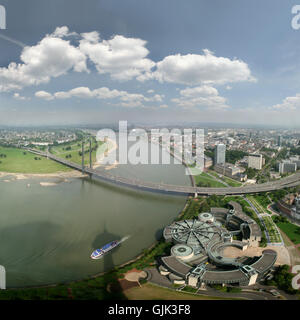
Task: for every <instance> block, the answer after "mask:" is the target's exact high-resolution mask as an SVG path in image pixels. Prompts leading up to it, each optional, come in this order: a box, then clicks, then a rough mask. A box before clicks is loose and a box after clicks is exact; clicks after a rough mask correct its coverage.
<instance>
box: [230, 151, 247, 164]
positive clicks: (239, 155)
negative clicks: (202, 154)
mask: <svg viewBox="0 0 300 320" xmlns="http://www.w3.org/2000/svg"><path fill="white" fill-rule="evenodd" d="M247 155H248V153H247V152H244V151H241V150H227V151H226V162H229V163H232V164H235V163H236V162H237V161H239V160H241V159H243V158H244V157H245V156H247Z"/></svg>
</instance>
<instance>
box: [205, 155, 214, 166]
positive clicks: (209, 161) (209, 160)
mask: <svg viewBox="0 0 300 320" xmlns="http://www.w3.org/2000/svg"><path fill="white" fill-rule="evenodd" d="M212 166H213V160H212V158H210V157H208V156H206V155H204V168H205V169H208V168H210V167H212Z"/></svg>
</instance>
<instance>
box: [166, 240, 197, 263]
mask: <svg viewBox="0 0 300 320" xmlns="http://www.w3.org/2000/svg"><path fill="white" fill-rule="evenodd" d="M171 254H172V256H175V257H176V258H179V259H181V260H184V261H185V260H190V259H191V258H193V256H194V250H193V249H192V248H191V247H190V246H187V245H186V244H177V245H175V246H174V247H172V249H171Z"/></svg>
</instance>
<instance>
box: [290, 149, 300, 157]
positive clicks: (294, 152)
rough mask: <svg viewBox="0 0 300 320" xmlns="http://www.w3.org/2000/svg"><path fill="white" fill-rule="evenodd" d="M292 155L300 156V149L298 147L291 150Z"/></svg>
mask: <svg viewBox="0 0 300 320" xmlns="http://www.w3.org/2000/svg"><path fill="white" fill-rule="evenodd" d="M290 153H291V154H292V155H298V156H300V147H298V148H295V147H294V148H291V149H290Z"/></svg>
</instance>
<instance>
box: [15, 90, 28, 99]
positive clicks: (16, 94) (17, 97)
mask: <svg viewBox="0 0 300 320" xmlns="http://www.w3.org/2000/svg"><path fill="white" fill-rule="evenodd" d="M13 97H14V99H16V100H27V99H28V98H26V97H23V96H21V95H20V93H18V92H15V93H14V95H13Z"/></svg>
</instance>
